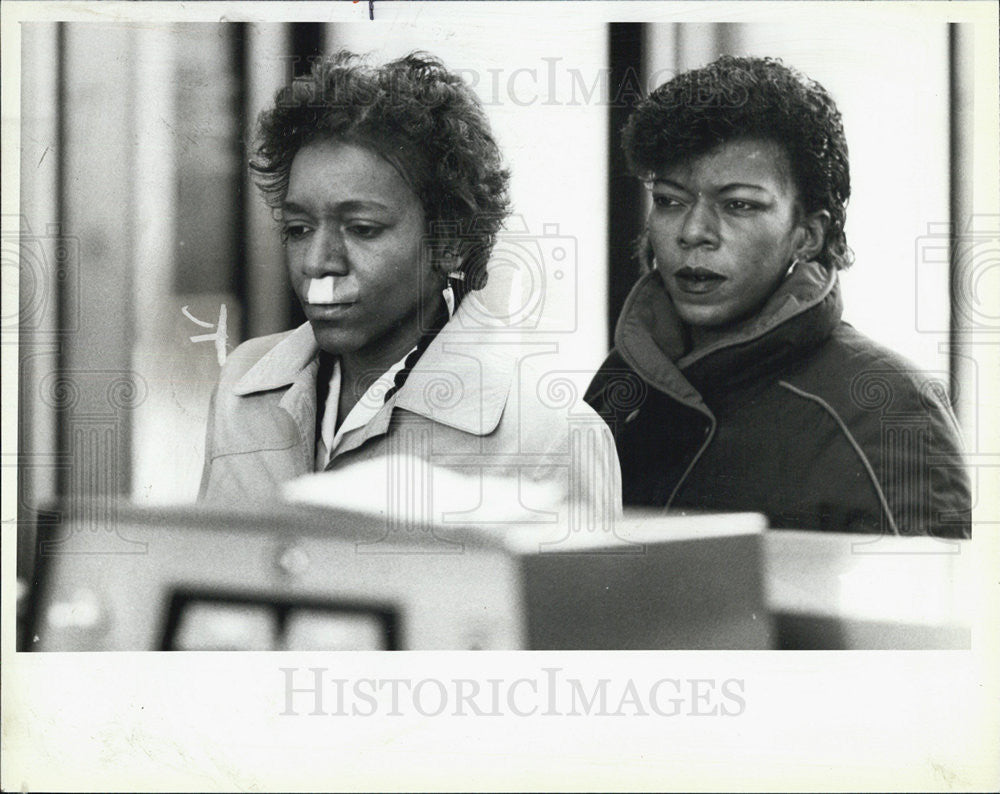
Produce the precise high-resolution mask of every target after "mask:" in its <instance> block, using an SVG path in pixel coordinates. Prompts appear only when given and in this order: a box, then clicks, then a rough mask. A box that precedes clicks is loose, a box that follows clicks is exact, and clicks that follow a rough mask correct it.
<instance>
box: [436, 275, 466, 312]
mask: <svg viewBox="0 0 1000 794" xmlns="http://www.w3.org/2000/svg"><path fill="white" fill-rule="evenodd" d="M452 281H465V273H463V272H462V271H461V270H452V271H451V272H450V273H449V274H448V275H447V276H445V285H444V289H443V290H441V295H442V296H443V297H444V305H445V306H446V307H447V308H448V319H449V320H450V319H451V318H452V317H454V316H455V290H454V289H453V288H452V286H451V282H452Z"/></svg>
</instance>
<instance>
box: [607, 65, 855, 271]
mask: <svg viewBox="0 0 1000 794" xmlns="http://www.w3.org/2000/svg"><path fill="white" fill-rule="evenodd" d="M622 133H623V135H622V148H623V149H624V150H625V157H626V160H627V162H628V165H629V168H630V169H631V171H632V173H633V174H634V175H635V176H637V177H639V178H640V179H643V180H648V179H651V178H652V177H653V175H654V174H655V173H656V171H658V170H659V169H661V168H665V167H669V166H671V165H673V164H675V163H679V162H682V161H684V160H688V159H691V158H694V157H699V156H701V155H703V154H705V153H707V152H709V151H711V150H712V149H714V148H716V147H717V146H719V145H721V144H723V143H726V142H728V141H732V140H737V139H740V138H760V139H763V140H769V141H773V142H775V143H777V144H778V145H779V146H781V147H782V148H783V150H784V151H785V153H786V155H787V156H788V161H789V164H790V166H791V169H792V175H793V178H794V180H795V184H796V186H797V188H798V192H799V197H800V200H801V202H802V205H803V209H804V210H805V212H807V213H811V212H815V211H817V210H826V211H827V212H829V213H830V226H829V229H828V230H827V233H826V240H825V242H824V245H823V249H822V251H821V252H820V254H819V255H818V256H817V259H818V261H819V262H820V263H821V264H823V265H825V266H826V267H828V268H837V269H843V268H846V267H849V266H850V265H851V263H852V261H853V253H852V252H851V249H850V248H848V246H847V237H846V236H845V234H844V224H845V222H846V220H847V201H848V199H849V198H850V195H851V178H850V171H849V163H848V156H847V140H846V139H845V137H844V125H843V122H842V120H841V116H840V111H839V110H837V106H836V104H835V103H834V101H833V99H832V98H831V97H830V95H829V93H827V91H826V89H825V88H823V86H821V85H820V84H819V83H817V82H816V81H814V80H810V79H809V78H807V77H805V76H804V75H802V74H801V73H799V72H798V71H796V70H795V69H793V68H791V67H789V66H786V65H785V64H783V63H782V62H781V61H780V60H778V59H776V58H743V57H740V58H738V57H733V56H729V55H725V56H722V57H721V58H719V59H718V60H716V61H714V62H713V63H710V64H709V65H708V66H705V67H703V68H701V69H693V70H691V71H688V72H684V73H683V74H680V75H677V76H676V77H674V78H673V79H671V80H669V81H668V82H666V83H664V84H663V85H661V86H660V87H659V88H657V89H656V90H655V91H653V92H652V93H651V94H650V95H649V96H648V97H647V98H646V99H644V100H643V101H642V102H640V103H639V105H638V106H637V107H636V108H635V110H634V111H633V113H632V115H631V116H630V118H629V120H628V122H627V124H626V125H625V127H624V129H623V131H622Z"/></svg>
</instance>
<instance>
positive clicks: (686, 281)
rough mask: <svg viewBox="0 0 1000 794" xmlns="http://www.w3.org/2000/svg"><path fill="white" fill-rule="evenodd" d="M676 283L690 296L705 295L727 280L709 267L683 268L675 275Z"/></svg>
mask: <svg viewBox="0 0 1000 794" xmlns="http://www.w3.org/2000/svg"><path fill="white" fill-rule="evenodd" d="M674 281H675V282H676V283H677V286H678V287H679V288H680V289H681V290H682V291H684V292H686V293H688V294H691V295H704V294H706V293H709V292H712V291H714V290H715V289H717V288H718V287H719V286H720V285H721V284H723V283H724V282H725V281H727V279H726V277H725V276H723V275H722V274H721V273H716V272H715V271H714V270H709V269H708V268H707V267H682V268H681V269H680V270H678V271H676V272H675V273H674Z"/></svg>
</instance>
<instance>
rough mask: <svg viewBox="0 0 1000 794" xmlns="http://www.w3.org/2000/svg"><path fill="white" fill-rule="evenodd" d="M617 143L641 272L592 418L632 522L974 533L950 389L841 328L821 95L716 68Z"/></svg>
mask: <svg viewBox="0 0 1000 794" xmlns="http://www.w3.org/2000/svg"><path fill="white" fill-rule="evenodd" d="M623 144H624V148H625V152H626V154H627V157H628V160H629V163H630V167H631V168H632V170H633V172H634V173H635V174H636V175H637V176H638V177H640V178H642V179H643V180H645V181H646V182H647V183H648V184H649V185H650V189H651V191H652V198H653V206H652V209H651V210H650V213H649V218H648V223H647V232H646V237H645V239H644V246H643V248H644V251H645V252H646V253H647V257H648V259H649V260H650V261H649V262H648V264H649V271H648V272H647V273H646V274H645V275H644V276H643V277H642V278H641V279H640V280H639V282H638V283H637V284H636V285H635V287H634V289H633V290H632V292H631V293H630V295H629V296H628V298H627V300H626V302H625V306H624V308H623V310H622V313H621V316H620V317H619V320H618V325H617V329H616V331H615V349H614V350H613V351H612V352H611V354H610V356H609V357H608V359H607V360H606V361H605V363H604V365H603V366H602V367H601V369H600V371H599V372H598V373H597V375H596V376H595V378H594V380H593V382H592V383H591V386H590V388H589V390H588V395H587V401H588V402H589V403H590V404H591V405H592V406H593V407H594V408H595V409H596V410H597V411H598V412H599V413H600V414H601V415H602V416H603V417H604V419H605V420H606V421H607V422H608V424H609V426H610V427H611V429H612V432H613V433H614V435H615V441H616V445H617V449H618V454H619V459H620V461H621V466H622V480H623V495H624V502H625V505H626V506H628V505H645V506H658V507H666V508H673V509H678V510H688V509H691V510H712V511H756V512H763V513H765V514H766V515H767V516H768V518H769V519H770V522H771V524H772V525H773V526H776V527H788V528H798V529H820V530H833V531H856V532H886V533H890V534H934V535H941V536H958V537H962V536H968V535H969V532H970V523H969V522H970V494H969V483H968V477H967V474H966V472H965V470H964V468H963V462H962V455H961V451H960V450H961V441H960V437H959V431H958V427H957V424H956V421H955V418H954V415H953V413H952V410H951V408H950V406H949V404H948V399H947V396H946V394H945V393H944V390H943V389H942V388H941V386H940V384H939V383H937V382H935V381H932V380H930V379H929V378H927V377H926V376H924V375H922V374H921V373H920V372H918V371H917V370H916V369H915V368H914V367H913V365H911V364H909V363H908V362H907V361H905V360H904V359H902V358H901V357H900V356H898V355H896V354H895V353H893V352H891V351H889V350H886V349H885V348H883V347H880V346H879V345H877V344H876V343H874V342H873V341H871V340H870V339H867V338H866V337H864V336H862V335H861V334H859V333H858V332H857V331H855V330H854V329H853V328H852V327H851V326H850V325H848V324H847V323H845V322H843V321H842V320H841V311H842V302H841V295H840V287H839V281H838V277H837V274H838V270H840V269H841V268H844V267H847V266H848V265H849V264H850V263H851V254H850V250H849V249H848V247H847V241H846V238H845V235H844V221H845V208H846V204H847V199H848V197H849V195H850V181H849V175H848V157H847V144H846V141H845V138H844V131H843V125H842V123H841V117H840V113H839V111H838V110H837V108H836V106H835V104H834V102H833V100H832V99H831V98H830V96H829V95H828V94H827V92H826V91H825V89H823V87H822V86H820V85H819V84H817V83H815V82H813V81H811V80H808V79H806V78H804V77H803V76H801V75H800V74H798V73H796V72H795V71H794V70H792V69H790V68H788V67H786V66H784V65H783V64H782V63H780V62H779V61H776V60H773V59H760V58H733V57H723V58H720V59H719V60H717V61H716V62H714V63H712V64H710V65H709V66H707V67H705V68H703V69H698V70H695V71H691V72H687V73H684V74H682V75H680V76H678V77H676V78H674V79H673V80H671V81H669V82H668V83H666V84H664V85H662V86H660V88H658V89H657V90H656V91H655V92H653V93H652V95H651V96H650V97H649V98H648V99H646V100H645V101H643V102H642V103H641V104H640V105H639V107H638V108H637V109H636V110H635V112H634V113H633V115H632V117H631V119H630V120H629V122H628V125H627V126H626V128H625V131H624V142H623Z"/></svg>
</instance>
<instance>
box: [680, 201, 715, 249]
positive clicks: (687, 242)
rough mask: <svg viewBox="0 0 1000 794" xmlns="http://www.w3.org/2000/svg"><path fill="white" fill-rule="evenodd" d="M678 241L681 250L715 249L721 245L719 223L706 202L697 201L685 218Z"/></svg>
mask: <svg viewBox="0 0 1000 794" xmlns="http://www.w3.org/2000/svg"><path fill="white" fill-rule="evenodd" d="M677 241H678V243H679V244H680V246H681V248H697V247H698V246H708V247H714V246H717V245H718V244H719V223H718V218H717V217H716V216H715V211H714V210H713V209H712V208H711V207H710V206H709V205H708V202H705V201H696V202H695V203H694V204H692V205H691V208H690V209H689V210H688V211H687V213H686V214H685V216H684V222H683V223H682V224H681V228H680V230H679V232H678V236H677Z"/></svg>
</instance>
